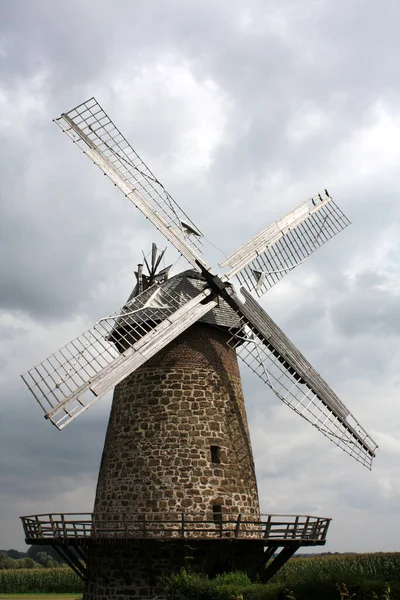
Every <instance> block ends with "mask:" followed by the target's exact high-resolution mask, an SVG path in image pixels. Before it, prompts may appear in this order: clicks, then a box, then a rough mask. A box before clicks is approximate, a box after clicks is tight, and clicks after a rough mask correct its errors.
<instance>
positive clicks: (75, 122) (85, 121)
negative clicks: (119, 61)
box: [55, 98, 202, 267]
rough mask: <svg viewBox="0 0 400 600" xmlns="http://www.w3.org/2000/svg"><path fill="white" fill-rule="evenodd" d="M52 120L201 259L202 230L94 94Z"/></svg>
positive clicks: (185, 250) (188, 254)
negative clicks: (143, 159) (148, 165)
mask: <svg viewBox="0 0 400 600" xmlns="http://www.w3.org/2000/svg"><path fill="white" fill-rule="evenodd" d="M55 122H56V124H57V125H58V126H59V127H60V128H61V129H62V131H64V133H66V134H67V135H68V136H69V137H70V138H71V140H72V141H73V142H74V143H75V144H76V145H77V146H78V147H79V148H80V149H81V150H82V151H83V152H84V154H86V155H87V156H88V157H89V158H90V159H91V160H92V161H93V162H94V163H95V164H96V165H97V166H98V167H99V168H100V169H101V170H102V171H103V173H104V174H105V175H107V176H108V177H109V178H110V179H111V181H112V182H113V183H114V184H115V185H116V186H117V187H118V188H119V189H120V190H121V191H122V192H123V194H125V196H126V197H127V198H129V199H130V200H131V202H133V204H135V206H136V207H137V208H138V209H139V210H140V211H141V212H142V213H143V214H144V215H145V216H146V217H147V218H148V219H149V220H150V221H151V222H152V223H153V224H154V225H155V226H156V227H157V228H158V229H159V230H160V231H161V233H162V234H163V235H164V236H165V237H166V238H167V239H168V240H169V241H170V242H171V243H172V244H173V245H174V246H175V247H176V248H177V250H178V251H179V252H180V253H181V254H182V255H183V256H185V258H186V259H187V260H188V261H189V262H190V263H191V264H192V265H193V266H194V267H196V261H200V262H202V261H201V258H200V257H199V256H198V252H200V251H201V244H202V233H201V232H200V230H199V229H198V228H197V227H196V225H195V224H194V223H193V222H192V221H191V220H190V219H189V217H188V216H187V215H186V214H185V213H184V212H183V210H182V209H181V208H180V207H179V206H178V204H177V203H176V202H175V200H174V199H173V198H172V196H171V194H169V193H168V192H167V191H166V189H165V188H164V186H163V185H162V184H161V183H160V181H159V180H158V179H157V178H156V176H155V175H154V174H153V173H152V171H150V169H149V168H148V167H147V165H146V164H145V163H144V162H143V161H142V159H141V158H140V157H139V156H138V154H137V153H136V152H135V150H134V149H133V148H132V146H131V145H130V144H129V142H128V141H127V140H126V139H125V137H124V136H123V135H122V133H121V132H120V131H119V129H118V128H117V127H116V126H115V124H114V123H113V122H112V121H111V119H110V118H109V116H108V115H107V114H106V113H105V111H104V110H103V109H102V108H101V106H100V105H99V103H98V102H97V101H96V100H95V99H94V98H91V99H90V100H87V101H86V102H84V103H83V104H80V105H79V106H77V107H75V108H73V109H72V110H70V111H69V112H67V113H63V114H62V115H61V117H59V118H58V119H55Z"/></svg>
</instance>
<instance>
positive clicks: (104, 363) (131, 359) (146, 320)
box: [22, 285, 216, 429]
mask: <svg viewBox="0 0 400 600" xmlns="http://www.w3.org/2000/svg"><path fill="white" fill-rule="evenodd" d="M209 294H210V292H209V291H208V290H206V291H204V292H201V293H200V294H198V295H197V296H196V297H195V298H189V297H187V296H185V295H184V294H182V293H177V292H175V293H174V292H173V291H167V290H165V289H164V290H163V289H160V288H158V286H156V285H155V286H153V287H152V288H149V289H148V290H146V291H145V292H143V293H142V294H140V295H139V296H137V297H136V298H134V299H133V300H132V301H130V302H128V303H127V304H126V305H125V306H124V307H123V308H122V309H119V310H118V311H116V312H113V313H111V314H110V315H109V316H108V317H105V318H103V319H100V321H98V322H97V323H96V324H95V325H94V326H93V327H91V328H90V329H88V330H87V331H85V332H84V333H82V334H81V335H80V336H78V337H77V338H76V339H74V340H72V341H71V342H69V343H68V344H66V345H65V346H63V347H62V348H60V350H58V351H57V352H55V353H54V354H52V355H51V356H49V357H48V358H46V359H45V360H44V361H42V362H41V363H39V364H38V365H36V366H35V367H33V368H32V369H30V370H29V371H28V372H27V373H25V374H24V375H22V378H23V380H24V382H25V383H26V385H27V386H28V387H29V389H30V391H31V392H32V394H33V395H34V396H35V398H36V400H37V401H38V403H39V404H40V406H41V407H42V409H43V411H44V412H45V416H46V418H48V419H50V420H51V421H52V423H54V425H55V426H56V427H57V428H58V429H62V428H63V427H65V425H67V424H68V423H70V422H71V421H72V420H73V419H75V418H76V417H77V416H78V415H79V414H81V413H82V412H83V411H85V410H86V409H88V408H89V406H91V405H92V404H93V403H94V402H96V400H97V399H98V398H100V397H101V396H104V394H106V393H107V392H108V391H109V390H111V389H112V388H113V387H115V385H117V384H118V383H119V382H120V381H122V380H123V379H125V377H127V376H128V375H129V374H130V373H132V372H133V371H134V370H136V369H137V368H138V367H140V366H141V365H142V364H143V363H145V362H146V361H147V360H148V359H149V358H151V356H154V355H155V354H156V353H157V352H159V351H160V350H161V349H162V348H164V347H165V346H166V345H167V344H169V343H170V342H171V341H172V340H173V339H175V338H176V337H177V336H178V335H180V334H181V333H182V332H183V331H185V330H186V329H187V328H188V327H190V326H191V325H192V324H193V323H195V322H196V321H197V320H198V319H200V318H201V317H202V316H203V315H204V314H206V313H207V312H208V311H209V310H211V309H212V308H213V307H214V306H215V305H216V301H215V300H209V299H208V296H209ZM206 300H208V301H206Z"/></svg>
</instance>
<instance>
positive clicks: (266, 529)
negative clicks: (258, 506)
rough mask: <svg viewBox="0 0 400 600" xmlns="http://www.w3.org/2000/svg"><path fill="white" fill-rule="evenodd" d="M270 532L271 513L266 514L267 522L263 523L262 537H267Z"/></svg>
mask: <svg viewBox="0 0 400 600" xmlns="http://www.w3.org/2000/svg"><path fill="white" fill-rule="evenodd" d="M270 532H271V515H268V519H267V523H266V525H265V531H264V537H265V538H269V534H270Z"/></svg>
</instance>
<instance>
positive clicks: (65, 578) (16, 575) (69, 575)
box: [0, 559, 83, 594]
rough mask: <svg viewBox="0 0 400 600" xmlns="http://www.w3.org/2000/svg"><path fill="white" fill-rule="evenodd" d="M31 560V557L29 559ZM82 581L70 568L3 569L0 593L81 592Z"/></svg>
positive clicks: (0, 574) (0, 572)
mask: <svg viewBox="0 0 400 600" xmlns="http://www.w3.org/2000/svg"><path fill="white" fill-rule="evenodd" d="M29 560H32V559H29ZM82 590H83V582H82V580H81V579H79V577H78V576H77V575H75V573H74V572H73V571H72V570H71V569H67V568H64V567H61V568H57V569H45V568H39V569H8V570H7V569H4V570H2V571H0V593H2V594H17V593H18V594H26V593H52V592H55V593H60V594H62V593H68V592H77V593H79V592H82Z"/></svg>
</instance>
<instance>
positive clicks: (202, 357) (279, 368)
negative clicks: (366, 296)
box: [21, 98, 377, 600]
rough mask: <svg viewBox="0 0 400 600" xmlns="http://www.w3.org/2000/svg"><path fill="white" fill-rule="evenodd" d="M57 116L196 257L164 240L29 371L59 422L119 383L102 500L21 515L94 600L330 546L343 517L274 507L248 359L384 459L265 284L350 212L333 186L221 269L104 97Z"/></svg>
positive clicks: (283, 394)
mask: <svg viewBox="0 0 400 600" xmlns="http://www.w3.org/2000/svg"><path fill="white" fill-rule="evenodd" d="M56 123H57V125H59V127H60V128H61V129H62V130H63V131H64V132H65V133H67V135H68V136H69V137H70V138H71V139H72V141H73V142H74V143H75V145H77V146H78V147H79V148H80V149H81V150H83V152H84V153H85V155H86V156H88V157H89V158H90V159H91V160H92V161H93V162H94V163H95V164H96V165H97V166H98V167H99V168H100V169H101V170H102V171H103V173H104V174H105V175H107V176H108V177H109V179H111V181H112V182H113V183H114V184H115V185H116V186H117V187H118V188H119V189H120V190H121V191H122V192H123V194H124V195H125V196H126V197H127V198H128V199H129V200H130V201H131V202H132V203H133V204H135V206H136V207H137V208H139V210H140V211H141V212H142V213H143V214H144V215H145V216H146V217H147V219H149V220H150V221H151V222H152V223H153V224H154V225H155V226H156V227H157V228H158V229H159V231H160V232H161V233H162V234H163V235H164V236H165V238H166V239H167V240H168V241H169V242H170V243H171V244H172V245H173V246H175V248H176V249H177V250H178V251H179V252H180V254H181V255H182V256H183V257H184V258H185V259H186V260H187V261H188V262H189V264H190V265H191V266H192V269H190V270H187V271H184V272H183V273H180V274H179V275H175V276H174V277H171V278H170V277H169V271H170V268H171V267H170V266H169V267H165V266H162V267H161V262H162V260H163V257H164V253H165V250H164V251H162V252H161V253H159V252H158V250H157V247H156V246H155V244H153V246H152V250H151V257H149V256H145V255H143V263H139V265H138V268H137V271H136V273H135V275H136V286H135V288H134V290H133V291H132V294H131V295H130V297H129V298H128V301H127V302H126V304H125V305H124V306H123V307H122V308H120V309H118V310H117V311H115V312H113V313H111V314H110V315H108V316H106V317H104V318H103V319H100V320H99V321H98V322H97V323H95V325H94V326H93V327H91V328H90V329H89V330H88V331H86V332H84V333H82V334H81V335H80V336H78V337H77V338H76V339H74V340H72V341H71V342H69V343H68V344H66V345H65V346H63V347H62V348H60V350H58V351H57V352H55V353H54V354H52V355H51V356H49V357H48V358H47V359H45V360H44V361H42V362H41V363H39V364H38V365H36V366H35V367H34V368H32V369H30V370H29V371H28V372H27V373H26V374H24V375H23V376H22V377H23V379H24V381H25V383H26V384H27V385H28V387H29V389H30V390H31V392H32V393H33V395H34V396H35V398H36V400H37V401H38V403H39V404H40V406H41V408H42V409H43V410H44V412H45V417H46V418H47V419H49V420H50V421H51V422H52V423H53V424H54V425H55V426H56V427H57V428H58V429H63V428H64V427H66V425H68V424H69V423H70V422H71V421H73V420H74V419H76V418H77V417H78V416H79V415H80V414H82V413H83V412H84V411H86V410H87V409H88V408H89V407H90V406H91V405H92V404H93V403H94V402H96V401H97V400H98V399H99V398H100V397H101V396H103V395H104V394H106V393H107V392H108V391H110V390H112V389H113V388H115V392H114V398H113V403H112V408H111V414H110V420H109V424H108V429H107V434H106V440H105V444H104V451H103V456H102V460H101V466H100V472H99V478H98V485H97V491H96V498H95V506H94V511H93V512H92V513H88V514H80V515H66V514H55V515H54V514H51V515H34V516H27V517H21V518H22V521H23V526H24V530H25V537H26V542H27V543H28V544H32V543H33V544H46V543H47V544H51V545H52V546H53V547H54V548H55V549H56V550H57V552H59V554H60V555H61V556H62V557H63V558H64V559H65V560H66V561H67V562H68V563H69V564H70V566H71V567H72V568H73V569H74V570H75V571H76V572H77V573H78V574H79V576H80V577H82V579H84V580H85V582H86V584H85V594H84V598H85V600H110V599H111V598H119V600H128V599H129V598H131V597H132V596H135V597H136V598H155V597H160V596H161V597H162V596H163V595H164V594H165V590H164V585H165V583H164V582H165V578H166V577H168V576H169V575H170V574H171V573H173V572H176V571H178V570H179V569H180V568H181V567H182V566H188V565H190V566H191V567H192V568H193V567H194V568H197V569H198V570H202V571H204V572H206V573H208V574H210V575H212V574H214V573H216V572H218V571H221V570H228V569H241V570H245V571H247V572H248V573H250V574H252V575H254V574H255V573H258V574H259V575H260V576H261V577H262V578H263V579H264V580H268V579H269V578H270V577H272V575H274V573H276V571H277V570H278V569H279V568H280V567H281V566H282V565H283V564H284V563H285V562H286V560H288V558H290V556H292V554H293V553H294V552H295V551H296V550H297V549H298V548H299V547H300V546H308V545H323V544H324V543H325V539H326V534H327V530H328V526H329V522H330V519H326V518H322V517H312V516H300V515H299V516H293V515H291V516H282V515H262V514H260V508H259V500H258V494H257V483H256V476H255V469H254V463H253V455H252V449H251V443H250V435H249V429H248V424H247V417H246V410H245V404H244V398H243V392H242V387H241V380H240V373H239V368H238V362H237V357H239V358H240V359H241V360H242V361H243V362H244V363H245V364H246V365H247V366H248V367H250V369H251V370H252V371H253V372H254V373H255V374H256V375H257V376H258V377H259V378H261V379H262V380H263V381H264V382H265V383H266V384H267V386H268V388H269V389H270V390H271V391H272V392H274V394H275V395H276V396H277V397H278V398H279V399H280V400H282V401H283V402H284V403H285V404H286V405H287V406H289V407H290V408H292V409H293V410H294V411H295V412H296V413H297V414H299V415H301V416H302V417H304V419H306V420H307V421H309V422H311V423H312V425H313V426H314V427H316V428H317V429H318V430H319V431H321V433H323V434H324V435H325V436H326V437H328V439H330V440H331V441H333V442H334V443H335V444H336V445H337V446H339V447H340V448H341V449H343V450H344V451H345V452H347V453H348V454H349V455H350V456H352V457H353V458H355V459H356V460H357V461H359V462H360V463H361V464H363V465H365V466H366V467H368V468H371V464H372V460H373V458H374V456H375V450H376V447H377V446H376V444H375V442H374V441H373V440H372V438H371V437H370V436H369V434H368V433H367V432H366V430H365V429H364V428H363V427H362V426H361V425H360V423H359V422H358V421H357V420H356V418H355V417H354V416H353V415H352V414H351V412H350V411H349V410H348V408H347V407H346V406H345V405H344V404H343V403H342V402H341V400H340V399H339V398H338V397H337V396H336V394H335V392H334V391H333V390H332V388H331V387H330V386H329V385H328V384H327V382H326V381H325V380H324V379H323V378H322V377H321V376H320V375H319V373H318V372H317V371H316V370H315V369H314V368H313V366H312V365H311V364H310V363H309V362H308V361H307V359H306V358H305V357H304V356H303V355H302V354H301V352H300V351H299V350H298V349H297V348H296V346H295V345H294V344H293V343H292V342H291V341H290V340H289V338H288V337H287V336H286V335H285V334H284V332H283V331H282V330H281V329H280V328H279V327H278V325H277V324H276V323H275V322H274V321H273V319H271V317H270V316H269V315H268V314H267V313H266V312H265V311H264V310H263V308H262V307H261V306H260V304H259V303H258V302H257V301H256V300H255V299H254V297H253V295H256V296H258V297H260V296H262V295H263V294H264V293H265V292H267V291H268V290H269V289H270V288H271V287H272V286H273V285H275V284H276V283H277V282H278V281H280V279H282V278H283V277H284V276H286V275H287V274H288V273H289V272H290V271H291V270H292V269H294V268H295V267H297V266H298V265H300V264H301V263H302V262H304V260H306V258H307V257H308V256H309V255H310V254H311V253H312V252H314V250H316V249H317V248H319V247H320V246H322V245H323V244H324V243H325V242H327V241H328V240H329V239H331V238H332V237H333V236H335V235H336V234H337V233H339V232H340V231H341V230H342V229H344V228H345V227H346V226H347V225H348V224H349V221H348V219H347V218H346V217H345V215H344V214H343V213H342V212H341V210H340V209H339V208H338V207H337V206H336V204H335V203H334V202H333V200H332V197H331V196H330V195H329V194H328V192H327V191H326V190H324V193H323V194H318V195H316V196H314V197H312V198H310V199H309V200H307V201H306V202H303V203H302V204H301V205H300V206H298V207H297V208H296V209H294V210H293V211H291V212H290V213H288V214H287V215H285V216H284V217H282V218H280V219H278V220H277V221H275V222H274V223H272V225H270V226H269V227H267V228H265V229H264V230H263V231H261V232H260V233H259V234H257V235H256V236H254V237H253V238H252V239H251V240H249V241H248V242H247V243H246V244H244V245H243V246H242V247H240V248H239V249H238V250H236V251H235V252H233V253H232V254H231V255H230V256H228V257H226V258H225V259H224V260H223V261H222V262H221V263H220V267H221V268H228V272H226V273H224V274H223V275H221V276H218V275H215V273H214V272H213V271H212V270H211V269H210V267H209V266H208V265H207V264H206V263H205V262H204V260H203V258H202V257H201V256H200V253H201V244H202V234H201V232H200V230H199V229H198V228H197V227H196V226H195V224H194V223H193V222H192V221H191V220H190V219H189V217H188V216H187V215H186V214H185V213H184V212H183V211H182V209H181V208H180V207H179V206H178V205H177V203H176V202H175V201H174V199H173V198H172V196H171V195H170V194H169V193H168V192H167V191H166V190H165V188H164V187H163V186H162V184H161V183H160V182H159V181H158V179H157V178H156V177H155V176H154V175H153V173H152V172H151V171H150V169H149V168H148V167H147V166H146V165H145V164H144V163H143V161H142V160H141V159H140V158H139V156H138V155H137V154H136V152H135V151H134V150H133V148H132V147H131V146H130V144H129V143H128V142H127V141H126V139H125V138H124V137H123V135H122V134H121V133H120V131H119V130H118V129H117V128H116V126H115V125H114V123H113V122H112V121H111V120H110V119H109V117H108V115H107V114H106V113H105V112H104V111H103V109H102V108H101V107H100V105H99V104H98V103H97V102H96V100H95V99H94V98H91V99H90V100H88V101H87V102H84V103H83V104H81V105H79V106H77V107H76V108H74V109H73V110H71V111H69V112H68V113H63V114H62V116H61V117H60V118H59V119H57V120H56ZM145 269H146V272H144V271H145ZM233 278H236V279H237V280H238V281H239V283H240V285H241V287H240V292H241V298H242V299H241V298H240V297H239V296H238V295H237V294H236V293H235V290H234V287H233V285H232V279H233ZM278 550H279V553H278V554H277V555H276V556H275V558H273V559H272V557H273V555H274V554H276V553H277V551H278ZM269 559H271V561H270V562H269V563H268V566H267V567H266V568H265V564H266V562H267V561H268V560H269Z"/></svg>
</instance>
